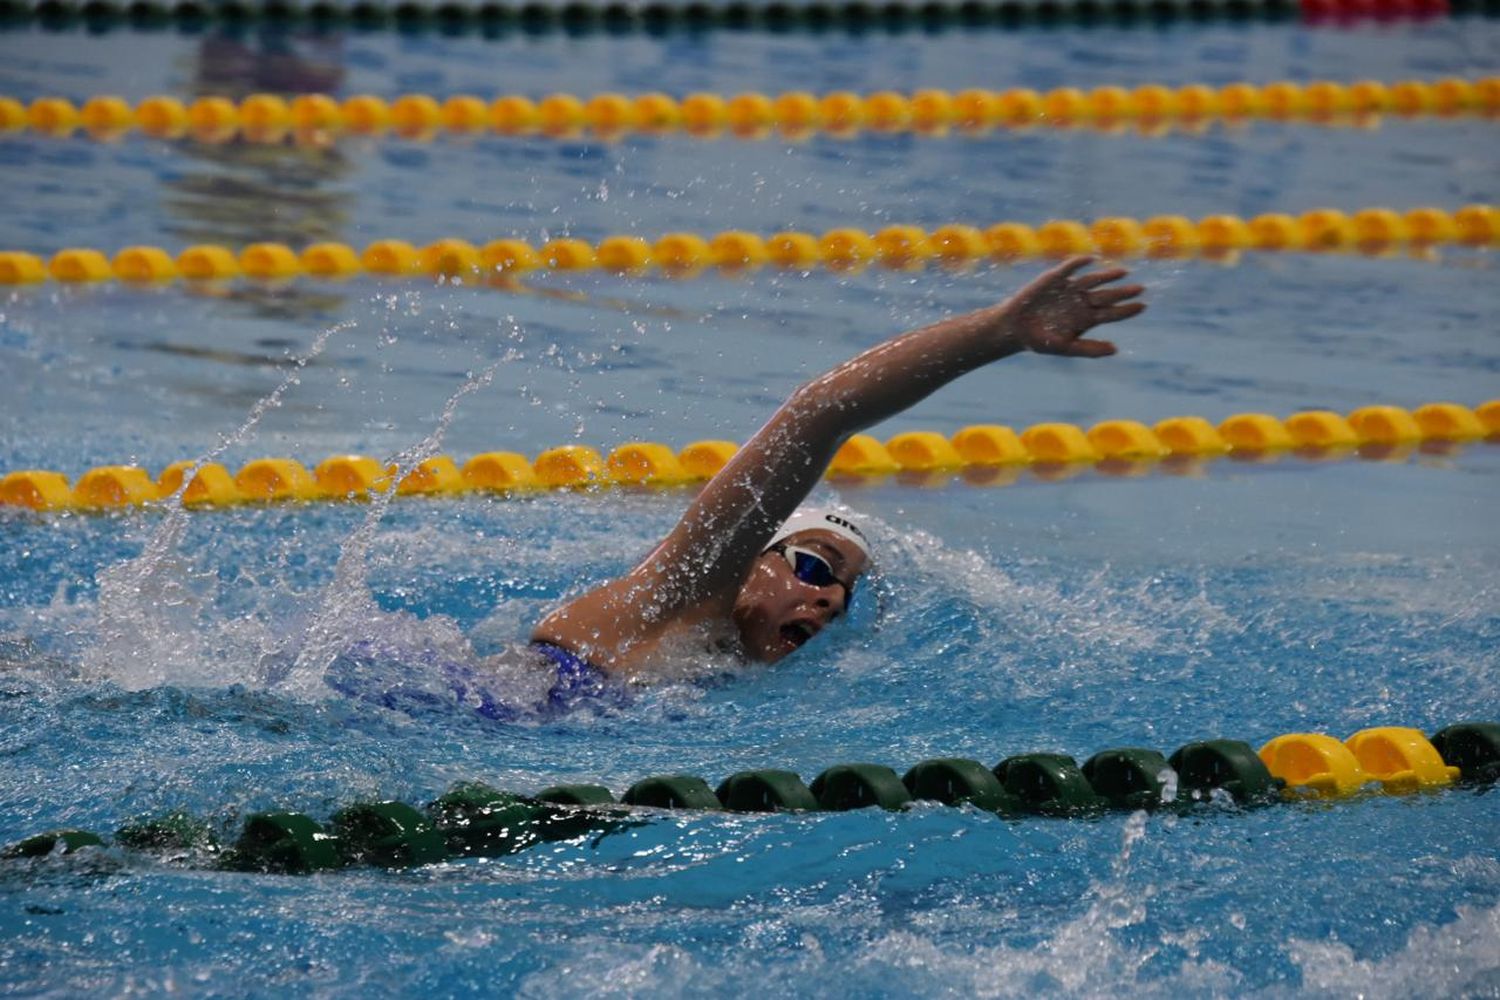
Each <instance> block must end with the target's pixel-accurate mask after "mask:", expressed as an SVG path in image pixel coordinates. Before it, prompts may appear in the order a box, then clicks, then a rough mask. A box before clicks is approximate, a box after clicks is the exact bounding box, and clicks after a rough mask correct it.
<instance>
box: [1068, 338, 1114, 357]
mask: <svg viewBox="0 0 1500 1000" xmlns="http://www.w3.org/2000/svg"><path fill="white" fill-rule="evenodd" d="M1114 353H1115V345H1114V343H1113V342H1111V341H1108V340H1075V341H1073V343H1071V344H1069V345H1068V355H1069V356H1070V357H1074V358H1107V357H1109V356H1110V355H1111V354H1114Z"/></svg>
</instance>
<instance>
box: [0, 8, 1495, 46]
mask: <svg viewBox="0 0 1500 1000" xmlns="http://www.w3.org/2000/svg"><path fill="white" fill-rule="evenodd" d="M1447 16H1481V17H1495V16H1500V0H1066V2H1062V0H1025V2H1022V0H961V2H951V0H949V2H944V0H929V2H926V3H910V2H906V3H902V2H891V3H869V2H863V0H847V2H840V3H826V2H819V0H813V2H809V3H802V4H790V3H783V2H772V3H762V4H750V3H740V2H728V3H719V4H710V3H699V2H685V3H660V2H654V3H645V4H640V5H627V4H624V3H577V2H575V3H562V4H542V3H499V2H489V3H458V2H446V3H435V4H418V3H390V4H387V3H375V2H353V3H330V2H318V0H314V2H310V3H298V2H293V0H221V2H217V3H214V2H207V0H180V2H178V3H163V2H160V0H135V2H120V0H84V2H77V0H41V2H33V0H0V30H7V29H10V30H15V29H25V28H30V27H32V26H35V27H37V28H40V29H42V30H44V31H57V32H60V31H70V30H77V29H81V30H84V31H88V32H92V33H102V32H106V31H110V30H115V29H128V30H136V31H161V30H177V31H179V32H182V33H185V34H193V33H197V32H201V31H207V30H210V29H215V30H220V31H228V32H237V31H249V30H255V31H258V32H272V33H275V32H289V31H310V32H314V33H318V32H325V33H332V32H342V31H355V32H376V31H395V32H400V33H403V34H423V33H437V34H443V35H451V36H463V35H479V36H482V37H486V38H504V37H508V36H511V35H551V34H559V33H561V34H566V35H573V36H587V35H594V34H603V35H631V34H647V35H669V34H682V33H688V34H691V33H706V32H714V31H728V32H736V31H738V32H765V33H783V34H790V33H818V32H833V31H838V32H845V33H850V34H863V33H867V32H886V33H902V32H908V31H915V32H926V33H940V32H947V31H974V30H1002V31H1003V30H1017V29H1023V28H1035V27H1064V26H1082V27H1087V26H1093V25H1099V26H1105V25H1110V26H1117V25H1130V24H1162V23H1170V22H1175V21H1186V22H1208V21H1286V20H1294V19H1300V20H1304V21H1312V22H1319V21H1328V22H1342V21H1348V20H1360V19H1379V20H1399V19H1410V18H1433V17H1447Z"/></svg>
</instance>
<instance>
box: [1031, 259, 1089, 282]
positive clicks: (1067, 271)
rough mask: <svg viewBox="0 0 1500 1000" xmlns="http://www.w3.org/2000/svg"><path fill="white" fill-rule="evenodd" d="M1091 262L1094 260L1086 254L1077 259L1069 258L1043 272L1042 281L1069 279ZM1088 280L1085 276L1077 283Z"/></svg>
mask: <svg viewBox="0 0 1500 1000" xmlns="http://www.w3.org/2000/svg"><path fill="white" fill-rule="evenodd" d="M1093 262H1094V258H1093V257H1090V256H1088V255H1087V254H1083V255H1081V256H1078V257H1069V258H1068V259H1067V260H1065V261H1063V262H1062V263H1061V264H1058V265H1057V266H1056V267H1054V268H1052V269H1051V270H1048V271H1045V272H1043V273H1042V278H1043V280H1059V279H1063V278H1071V277H1072V276H1073V275H1074V274H1076V273H1077V272H1079V271H1081V270H1082V269H1083V268H1085V267H1088V266H1089V265H1090V264H1092V263H1093ZM1088 278H1089V276H1088V275H1085V276H1084V277H1082V278H1080V279H1079V281H1087V280H1088Z"/></svg>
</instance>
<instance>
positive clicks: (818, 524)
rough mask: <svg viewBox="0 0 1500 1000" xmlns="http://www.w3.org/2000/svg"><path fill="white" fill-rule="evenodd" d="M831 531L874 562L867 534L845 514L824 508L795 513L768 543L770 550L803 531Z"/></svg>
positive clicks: (807, 509) (807, 508)
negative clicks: (866, 539)
mask: <svg viewBox="0 0 1500 1000" xmlns="http://www.w3.org/2000/svg"><path fill="white" fill-rule="evenodd" d="M813 530H818V531H831V532H833V533H834V534H835V535H838V536H839V537H840V538H843V539H846V540H848V541H850V542H853V543H854V545H855V547H856V548H858V549H859V551H861V552H863V553H864V554H865V558H866V559H869V560H872V561H873V560H874V558H875V554H874V553H873V552H871V551H870V543H869V542H867V541H865V533H864V532H863V531H860V530H859V527H858V526H857V525H856V524H855V523H854V522H853V521H851V520H849V518H847V517H845V516H844V515H843V514H839V513H835V512H834V511H831V510H828V509H827V508H823V507H803V508H801V509H800V510H797V511H795V512H794V513H793V514H792V516H791V517H789V518H787V519H786V521H785V522H784V523H783V524H782V525H781V527H780V528H777V529H776V534H774V535H772V536H771V540H770V541H769V542H767V543H766V548H768V549H769V548H770V547H771V546H773V545H775V544H776V543H777V542H779V541H781V540H782V539H783V538H788V537H790V536H792V535H795V534H797V533H798V532H802V531H813Z"/></svg>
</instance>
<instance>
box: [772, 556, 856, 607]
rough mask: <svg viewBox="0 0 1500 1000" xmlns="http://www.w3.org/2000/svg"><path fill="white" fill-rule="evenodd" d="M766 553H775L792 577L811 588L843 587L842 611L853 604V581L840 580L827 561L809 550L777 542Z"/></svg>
mask: <svg viewBox="0 0 1500 1000" xmlns="http://www.w3.org/2000/svg"><path fill="white" fill-rule="evenodd" d="M766 551H767V552H775V553H776V554H778V555H780V556H781V558H783V559H785V560H786V564H787V565H788V566H790V567H791V568H792V575H793V576H795V577H796V578H797V579H799V580H801V581H802V582H803V583H806V584H809V585H810V586H813V587H828V586H832V585H833V584H835V583H836V584H838V585H839V586H840V587H843V588H844V610H845V611H846V612H847V611H848V610H849V605H850V604H852V603H853V602H854V581H852V580H850V581H848V582H845V581H843V580H840V579H839V578H838V576H837V575H836V574H835V573H834V572H833V566H831V565H830V564H829V562H828V560H827V559H824V558H823V557H822V556H820V555H818V554H817V553H816V552H813V551H812V550H811V549H804V548H800V547H799V546H796V545H788V544H786V543H785V542H778V543H777V544H775V545H773V546H771V547H770V548H769V549H766Z"/></svg>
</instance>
